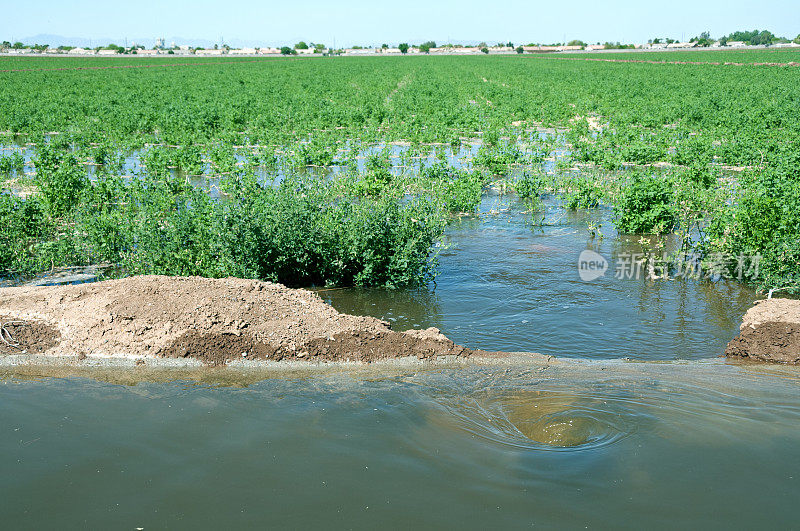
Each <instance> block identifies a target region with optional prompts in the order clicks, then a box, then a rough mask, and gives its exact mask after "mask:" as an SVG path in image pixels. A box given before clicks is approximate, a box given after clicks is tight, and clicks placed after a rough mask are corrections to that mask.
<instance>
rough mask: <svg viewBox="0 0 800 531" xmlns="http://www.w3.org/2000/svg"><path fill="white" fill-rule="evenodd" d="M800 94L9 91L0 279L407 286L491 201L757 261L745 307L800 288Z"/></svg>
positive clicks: (110, 75)
mask: <svg viewBox="0 0 800 531" xmlns="http://www.w3.org/2000/svg"><path fill="white" fill-rule="evenodd" d="M754 53H757V52H754ZM762 53H763V52H762ZM665 55H667V54H659V56H665ZM13 61H15V63H14V64H13V65H10V64H6V63H4V60H3V59H0V70H3V69H8V70H11V69H18V68H25V67H24V66H21V63H20V61H24V60H23V59H13ZM77 61H81V60H77V59H58V58H37V59H36V60H35V66H34V65H33V63H31V65H30V66H31V68H42V69H48V68H70V67H74V66H78V63H77ZM135 61H136V60H131V59H119V60H117V59H107V60H105V61H104V62H103V63H104V64H105V65H118V66H126V65H130V64H137V63H135ZM164 61H168V60H162V61H161V63H160V64H167V63H166V62H164ZM742 62H746V61H742ZM797 76H798V70H797V69H796V68H793V67H769V68H764V67H757V66H752V67H748V66H722V65H672V64H639V63H598V62H586V61H563V60H559V59H557V58H552V59H549V58H541V57H531V56H512V57H402V58H394V57H387V58H321V59H314V60H307V59H305V60H304V59H298V60H286V59H277V60H276V59H264V60H258V61H246V62H245V61H233V62H227V61H226V62H217V63H215V62H213V61H205V62H204V63H203V64H199V65H186V66H176V67H173V68H167V67H153V68H119V69H103V70H69V69H68V70H41V71H35V70H32V71H25V72H2V73H0V81H2V85H0V87H2V88H0V131H4V132H5V134H4V135H3V136H0V142H2V143H3V147H4V149H3V151H2V152H0V153H2V155H1V156H0V174H1V175H2V176H3V177H2V180H3V184H2V186H3V188H4V193H3V194H2V195H0V218H2V219H0V241H1V242H2V246H0V271H2V272H3V273H2V274H3V275H4V276H9V275H15V274H22V275H24V274H29V273H32V272H36V271H41V270H44V269H49V268H51V267H55V266H60V265H78V264H94V263H110V264H114V266H116V269H115V270H116V271H117V272H118V274H133V273H165V274H200V275H206V276H224V275H236V276H245V277H258V278H267V279H273V280H277V281H281V282H284V283H287V284H291V285H311V284H317V285H321V284H324V285H351V284H355V285H390V286H404V285H414V284H418V283H423V282H426V281H428V280H430V279H431V278H433V276H435V273H436V252H435V251H436V248H437V243H438V242H439V241H440V240H441V238H442V235H443V233H444V230H445V228H446V226H447V224H448V222H449V221H450V220H451V219H452V218H453V216H456V215H463V214H465V213H466V214H469V213H471V212H475V209H476V208H477V206H478V204H479V202H480V197H481V194H482V193H483V192H484V190H485V189H486V187H487V186H496V187H499V188H500V189H502V190H504V191H507V192H508V193H516V194H517V195H519V196H520V197H522V198H523V199H525V200H526V201H529V202H530V205H531V210H536V209H537V204H538V202H539V199H540V197H541V196H542V195H543V194H556V195H559V196H561V197H562V199H563V201H564V204H565V206H567V207H569V208H597V207H601V208H604V207H609V208H613V209H614V210H615V212H616V214H617V225H618V228H619V229H621V230H622V231H625V232H633V233H643V234H649V235H650V236H649V237H648V238H649V241H651V242H653V244H652V245H653V249H654V251H655V250H659V249H660V247H659V243H658V241H659V240H660V239H663V238H670V237H672V238H674V235H675V234H677V235H678V236H679V237H680V240H681V242H682V245H681V252H684V253H685V252H688V251H691V252H693V253H697V254H699V255H701V256H703V257H706V258H707V259H708V260H709V261H710V260H711V259H712V257H713V260H714V262H715V263H718V262H719V260H720V257H723V259H725V260H731V261H733V260H736V257H739V256H742V255H748V256H753V255H759V256H760V257H761V262H760V263H761V267H760V269H759V272H758V277H757V279H755V282H756V283H757V284H758V285H759V287H761V288H784V289H789V290H792V289H798V286H800V266H798V265H797V264H798V263H799V262H800V237H798V234H800V175H799V173H798V168H800V151H798V139H799V138H800V112H798V111H800V87H798V84H797ZM90 170H91V171H90Z"/></svg>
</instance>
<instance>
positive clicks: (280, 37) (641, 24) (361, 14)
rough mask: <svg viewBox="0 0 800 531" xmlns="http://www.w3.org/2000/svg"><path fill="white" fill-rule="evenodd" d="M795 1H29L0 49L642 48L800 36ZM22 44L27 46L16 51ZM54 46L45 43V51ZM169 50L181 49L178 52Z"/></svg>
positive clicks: (18, 4)
mask: <svg viewBox="0 0 800 531" xmlns="http://www.w3.org/2000/svg"><path fill="white" fill-rule="evenodd" d="M797 4H798V0H776V1H769V0H767V1H763V2H755V1H753V0H748V1H744V0H671V1H670V2H656V1H652V0H651V1H645V0H613V1H607V2H602V1H600V0H569V1H559V0H556V1H552V0H551V1H547V2H543V1H538V0H537V1H524V0H501V1H499V2H490V1H486V0H484V1H480V2H479V1H473V0H395V1H391V0H390V1H385V0H384V1H379V0H370V1H365V0H338V1H333V0H300V1H291V0H290V1H285V0H284V1H281V2H274V1H269V0H226V1H220V0H213V1H208V0H193V1H192V2H177V1H171V2H164V1H156V0H134V1H132V2H130V1H115V0H103V1H93V0H72V1H64V0H55V1H54V0H39V1H36V2H22V1H14V2H8V3H7V4H6V5H5V6H4V7H3V8H2V9H0V40H12V39H15V40H20V39H24V38H29V37H34V36H39V35H59V36H64V37H78V38H85V39H92V40H93V44H94V45H100V44H107V43H106V42H104V41H105V40H113V41H114V42H116V43H118V44H123V43H124V39H126V38H127V39H128V40H129V41H136V42H138V43H140V44H145V45H147V46H152V44H153V42H154V40H155V38H156V37H165V38H167V40H168V42H167V43H168V44H169V40H170V39H173V38H179V39H181V40H185V41H186V43H191V42H192V41H205V42H206V43H213V42H219V41H220V40H221V39H224V41H225V42H226V43H230V44H233V45H236V44H237V43H239V45H248V46H254V45H262V46H274V45H282V44H293V43H295V42H297V41H299V40H304V41H306V42H309V41H310V42H317V43H323V44H325V45H327V46H333V45H334V41H335V44H336V46H337V47H345V46H352V45H362V46H369V45H380V44H382V43H387V44H397V43H399V42H409V43H412V44H413V43H419V42H423V41H426V40H434V41H436V42H437V43H446V42H453V43H458V42H465V43H466V42H473V43H474V42H479V41H485V42H487V43H490V44H493V43H497V42H501V41H502V42H507V41H511V42H513V43H516V44H520V43H523V44H524V43H529V42H535V43H554V42H564V41H565V40H567V41H568V40H572V39H581V40H583V41H585V42H588V43H594V42H606V41H612V42H613V41H620V42H647V40H648V39H651V38H654V37H671V38H673V39H685V40H688V39H689V38H691V37H693V36H695V35H699V34H700V33H701V32H703V31H710V32H711V34H712V36H716V37H718V36H721V35H724V34H728V33H730V32H732V31H734V30H739V29H748V30H752V29H756V28H758V29H769V30H770V31H772V32H773V33H775V34H776V35H779V36H787V37H790V38H794V37H795V36H797V35H798V34H799V33H800V9H799V8H798V7H799V6H798V5H797ZM26 44H32V43H26ZM47 44H54V43H47ZM178 44H181V43H180V42H179V43H178Z"/></svg>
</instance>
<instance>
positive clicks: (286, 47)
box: [281, 46, 297, 55]
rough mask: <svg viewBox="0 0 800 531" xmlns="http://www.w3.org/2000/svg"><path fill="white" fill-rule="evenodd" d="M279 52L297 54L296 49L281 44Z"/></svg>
mask: <svg viewBox="0 0 800 531" xmlns="http://www.w3.org/2000/svg"><path fill="white" fill-rule="evenodd" d="M281 54H282V55H297V50H293V49H292V48H289V47H288V46H281Z"/></svg>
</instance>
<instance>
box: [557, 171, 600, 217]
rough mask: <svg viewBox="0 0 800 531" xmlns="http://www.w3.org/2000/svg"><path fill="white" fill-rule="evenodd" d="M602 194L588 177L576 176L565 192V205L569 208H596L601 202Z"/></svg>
mask: <svg viewBox="0 0 800 531" xmlns="http://www.w3.org/2000/svg"><path fill="white" fill-rule="evenodd" d="M601 197H602V194H601V192H600V190H599V189H598V188H597V186H595V184H594V183H593V182H591V181H590V179H589V178H588V177H576V178H575V179H574V180H573V181H572V182H571V183H570V187H569V189H568V190H567V191H566V192H565V193H564V197H563V200H564V207H565V208H567V209H569V210H577V209H579V208H595V207H597V206H598V205H599V204H600V199H601Z"/></svg>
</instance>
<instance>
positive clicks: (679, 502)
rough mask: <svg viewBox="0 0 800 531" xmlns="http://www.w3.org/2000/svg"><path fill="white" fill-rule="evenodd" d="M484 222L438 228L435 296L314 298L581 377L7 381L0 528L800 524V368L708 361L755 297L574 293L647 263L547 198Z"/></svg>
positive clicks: (404, 373) (482, 372)
mask: <svg viewBox="0 0 800 531" xmlns="http://www.w3.org/2000/svg"><path fill="white" fill-rule="evenodd" d="M479 210H480V212H479V215H478V216H475V217H466V218H462V219H461V220H460V221H458V222H456V223H454V224H453V225H451V226H450V228H448V231H447V243H446V245H444V246H443V248H442V249H441V251H440V252H441V257H442V260H441V271H440V275H439V277H438V279H437V283H436V285H435V286H434V285H431V286H429V288H428V289H413V290H364V289H361V290H359V289H333V290H324V291H320V295H322V296H323V297H324V298H326V299H327V300H329V301H330V302H331V303H332V304H333V305H334V306H335V307H336V308H337V309H338V310H339V311H342V312H348V313H354V314H364V315H373V316H377V317H380V318H383V319H386V320H388V321H390V322H391V323H392V324H393V327H394V328H395V329H398V330H402V329H405V328H415V327H417V328H420V327H428V326H436V327H439V328H441V329H442V331H443V332H444V333H445V334H446V335H448V336H449V337H451V338H452V339H454V340H455V341H457V342H459V343H462V344H465V345H468V346H470V347H473V348H485V349H492V350H495V349H496V350H511V351H538V352H541V353H544V354H552V355H554V356H557V357H565V358H581V359H583V361H572V362H571V361H564V362H555V363H553V364H545V365H541V362H538V363H532V364H530V365H526V364H510V365H509V364H499V365H491V364H490V365H485V366H482V365H467V366H457V367H448V366H442V367H434V366H430V367H428V368H423V367H406V368H402V367H395V368H392V366H385V365H384V366H380V365H378V366H373V367H362V368H359V369H352V368H351V369H348V370H344V371H343V370H341V369H337V368H335V367H331V368H328V369H323V370H309V371H299V372H287V371H278V372H269V371H267V372H261V373H258V372H256V373H252V372H242V371H240V370H238V369H231V368H229V369H225V370H217V371H210V372H209V371H208V370H206V371H205V372H203V371H200V372H198V373H197V374H194V375H193V374H181V373H170V372H169V371H166V372H161V373H159V372H158V371H155V372H143V371H138V372H134V373H130V372H127V373H126V372H120V373H114V372H104V371H97V372H86V373H84V374H81V373H78V374H76V373H74V372H73V373H69V375H66V374H64V375H59V374H58V372H57V371H56V372H50V373H48V372H42V371H39V370H36V369H27V370H22V369H7V370H6V372H5V373H3V374H2V375H0V400H1V401H2V403H3V404H4V405H5V407H3V408H1V409H0V423H1V425H2V426H3V431H2V436H0V452H2V453H3V455H5V456H6V463H7V467H6V470H7V473H6V474H4V476H3V479H2V480H0V495H1V496H2V497H3V499H4V501H5V503H4V505H5V507H6V509H5V510H4V511H3V516H4V521H5V522H6V523H7V525H9V526H11V527H16V526H18V525H22V524H25V525H27V526H33V527H37V526H50V525H53V524H58V525H59V526H66V527H108V526H120V525H121V526H124V527H143V528H145V529H147V528H152V527H207V526H219V525H223V524H228V525H230V524H234V525H238V526H246V525H255V524H256V523H259V524H263V523H268V524H270V525H276V526H287V525H292V526H315V527H317V526H326V527H331V526H332V527H356V528H369V527H374V526H376V525H379V524H380V523H381V522H387V521H391V522H395V523H396V524H397V525H399V526H403V527H405V526H414V527H421V528H437V527H441V526H445V525H446V526H448V527H449V526H454V525H458V526H460V527H463V528H469V529H478V528H486V527H488V526H504V527H523V526H525V527H528V526H562V527H585V526H589V527H611V526H614V527H622V528H639V527H641V526H642V525H647V526H648V527H654V528H674V527H675V526H710V527H733V528H748V527H750V528H752V527H754V526H757V525H763V524H765V523H769V524H770V525H771V526H776V527H781V526H791V525H792V524H793V523H794V522H795V521H796V511H795V510H794V508H793V505H792V503H791V501H792V500H793V499H795V498H796V497H797V495H798V494H800V487H798V485H800V484H799V483H798V481H797V478H798V477H800V469H798V468H797V465H796V464H795V463H798V462H800V453H799V451H798V448H800V446H799V444H800V431H798V429H797V426H798V425H800V424H798V423H800V393H798V385H799V384H800V372H798V371H797V370H796V369H792V368H786V367H776V366H768V367H763V366H752V365H749V366H748V365H741V364H726V362H724V361H722V360H717V359H714V358H715V357H717V356H719V355H720V354H721V353H722V352H723V350H724V347H725V344H726V343H727V342H728V341H729V340H730V339H731V338H732V337H733V336H734V335H735V334H736V331H737V328H738V325H739V323H740V320H741V315H742V314H743V312H744V311H745V310H746V309H747V308H748V307H749V306H750V305H751V304H752V301H753V300H754V299H755V298H756V294H755V293H753V292H752V291H750V290H749V289H747V288H745V287H743V286H741V285H739V284H735V283H727V282H724V281H720V282H709V281H698V280H669V281H658V280H656V281H649V280H646V279H644V278H642V279H638V280H636V279H631V278H616V276H615V272H614V268H613V267H611V268H610V269H609V271H607V273H606V275H605V276H603V277H601V278H598V279H594V280H592V281H588V282H587V281H582V280H581V279H580V278H579V275H578V256H579V254H580V252H581V251H583V250H585V249H587V248H590V249H592V250H594V251H596V252H598V253H600V254H601V255H603V256H605V257H607V259H608V260H609V262H611V263H613V261H614V258H615V257H618V256H620V255H622V254H624V253H626V252H634V251H636V249H637V245H638V243H637V242H636V241H630V240H628V239H625V238H622V237H619V236H617V235H616V233H615V231H614V229H613V224H612V223H611V222H610V212H609V211H607V210H603V209H600V210H596V209H595V210H586V211H577V212H567V211H565V210H563V209H562V208H561V207H560V206H559V203H558V201H556V200H552V199H549V198H546V199H545V201H544V205H543V208H542V209H541V211H531V210H530V207H525V206H524V205H523V204H521V203H518V202H517V200H516V199H515V197H514V196H501V195H498V194H497V193H489V194H488V195H486V196H485V197H484V200H483V202H482V205H481V207H480V209H479ZM587 224H592V225H593V226H597V225H602V228H601V231H602V232H603V234H604V237H603V238H600V237H599V236H597V235H595V236H594V237H592V236H591V235H590V234H589V232H588V231H587ZM618 358H630V359H632V360H648V362H635V361H623V360H620V359H618ZM615 360H616V361H615ZM675 360H689V361H675ZM44 376H48V377H44ZM53 376H65V377H53ZM173 380H175V381H173ZM196 380H199V381H196ZM744 463H747V465H746V466H745V465H744ZM743 492H747V493H748V495H747V503H742V500H741V493H743ZM712 507H713V510H711V508H712Z"/></svg>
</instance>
